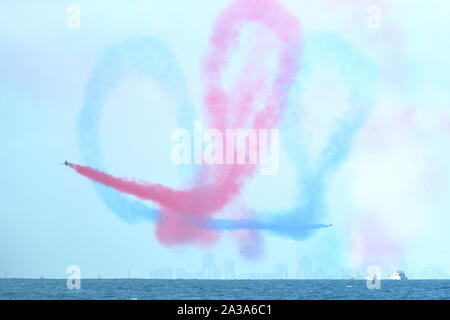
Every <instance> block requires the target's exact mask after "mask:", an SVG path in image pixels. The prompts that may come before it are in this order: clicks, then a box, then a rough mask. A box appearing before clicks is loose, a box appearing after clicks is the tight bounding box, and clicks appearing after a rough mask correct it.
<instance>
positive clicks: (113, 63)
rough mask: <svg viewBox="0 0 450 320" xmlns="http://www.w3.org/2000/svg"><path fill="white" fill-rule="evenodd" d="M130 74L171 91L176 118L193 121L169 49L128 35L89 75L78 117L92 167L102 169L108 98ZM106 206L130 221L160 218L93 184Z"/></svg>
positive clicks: (84, 149) (152, 40)
mask: <svg viewBox="0 0 450 320" xmlns="http://www.w3.org/2000/svg"><path fill="white" fill-rule="evenodd" d="M128 74H133V75H141V76H145V77H150V78H152V79H154V80H155V81H157V82H158V83H159V84H160V86H161V87H162V88H163V90H166V92H168V93H170V96H171V97H172V98H173V100H174V102H175V105H176V107H177V121H178V123H179V124H182V125H183V126H184V128H189V127H190V126H192V123H193V114H192V111H193V108H192V107H191V105H189V103H188V101H189V100H188V98H187V93H186V89H185V86H184V84H185V82H184V79H183V77H182V75H181V72H180V69H179V67H178V63H177V61H176V59H175V57H174V56H173V55H172V53H171V51H170V50H169V48H168V47H167V46H166V45H165V44H164V43H163V42H162V41H160V40H158V39H155V38H152V37H147V36H146V37H136V38H129V39H127V40H125V41H123V42H121V43H118V44H115V45H112V46H111V47H109V48H108V49H107V50H106V51H105V52H104V54H103V55H102V56H101V58H100V60H99V62H98V64H97V66H96V67H95V69H94V70H93V72H92V74H91V75H90V79H89V82H88V84H87V88H86V93H85V97H84V106H83V108H82V110H81V112H80V119H79V134H80V136H79V139H80V140H79V141H80V148H81V153H82V160H83V161H84V162H85V163H86V164H87V165H89V166H90V167H94V168H97V169H99V170H103V168H104V165H103V159H102V155H101V152H100V150H101V148H100V144H99V132H98V124H99V118H100V116H101V111H102V108H103V105H104V103H105V101H106V99H107V97H108V96H109V95H110V94H111V92H112V90H113V89H114V88H115V87H117V86H118V85H119V84H120V81H121V80H122V79H123V78H124V77H125V76H126V75H128ZM94 185H95V188H96V191H97V194H98V195H99V197H100V198H101V199H102V201H103V202H104V203H105V204H106V206H107V207H108V208H109V209H110V210H111V211H113V212H114V213H115V214H117V215H118V216H119V217H120V218H122V219H124V220H125V221H127V222H130V223H136V222H138V221H142V220H147V221H154V220H156V219H157V218H158V213H159V209H154V208H150V207H148V206H147V205H145V204H144V203H142V202H140V201H137V200H133V199H130V198H128V197H126V196H124V195H122V194H121V193H119V192H118V191H115V190H114V189H111V188H108V187H106V186H103V185H100V184H98V183H94Z"/></svg>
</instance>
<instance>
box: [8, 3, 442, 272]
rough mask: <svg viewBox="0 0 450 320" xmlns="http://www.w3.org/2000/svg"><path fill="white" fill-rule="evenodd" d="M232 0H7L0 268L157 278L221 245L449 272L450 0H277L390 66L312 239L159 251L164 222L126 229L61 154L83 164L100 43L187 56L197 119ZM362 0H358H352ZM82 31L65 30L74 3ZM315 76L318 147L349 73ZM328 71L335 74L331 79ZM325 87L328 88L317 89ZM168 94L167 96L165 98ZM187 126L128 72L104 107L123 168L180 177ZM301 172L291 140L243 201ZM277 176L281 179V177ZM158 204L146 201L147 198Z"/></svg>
mask: <svg viewBox="0 0 450 320" xmlns="http://www.w3.org/2000/svg"><path fill="white" fill-rule="evenodd" d="M229 3H230V1H228V0H218V1H206V0H203V1H202V0H195V1H175V0H167V1H122V2H119V1H117V2H114V3H111V2H110V1H75V2H68V1H37V0H36V1H27V2H24V1H20V2H19V1H16V2H11V1H5V0H2V1H0V143H1V151H0V159H1V166H0V276H2V275H3V274H5V273H7V272H9V276H11V277H39V276H41V275H45V276H46V277H65V276H66V273H65V272H66V268H67V266H69V265H71V264H76V265H79V266H80V267H81V273H82V276H83V277H97V275H98V274H101V275H102V277H124V276H126V275H127V272H128V270H131V271H130V272H131V275H132V276H135V277H148V276H149V275H150V272H151V270H152V269H154V268H163V267H174V268H178V267H183V268H185V269H186V270H188V271H196V270H200V269H201V264H202V257H203V255H204V254H205V253H207V252H213V253H214V254H215V256H216V260H217V262H218V263H219V264H220V265H221V266H222V265H223V262H224V261H225V259H227V258H231V259H233V260H234V261H235V264H236V269H237V271H238V272H271V271H273V269H274V264H275V263H282V264H284V263H288V264H289V272H290V273H295V272H297V265H298V261H299V260H300V258H301V257H302V256H308V257H309V258H310V260H311V261H312V266H313V268H316V269H317V268H319V267H322V268H323V269H325V270H329V272H330V273H337V272H338V271H337V270H339V269H340V268H344V267H355V268H356V267H358V268H363V269H365V268H366V266H367V264H369V263H379V264H381V265H383V266H386V268H388V269H389V271H391V270H393V269H394V268H396V267H397V266H398V265H399V264H400V263H406V264H408V268H409V269H410V270H413V271H414V272H418V271H420V270H421V269H422V268H424V267H428V266H437V267H439V268H441V269H443V270H445V271H446V272H447V273H450V248H449V247H448V244H449V243H450V235H449V232H448V228H449V223H450V200H449V197H448V195H449V194H450V183H449V182H450V165H449V160H450V151H449V150H450V148H449V147H450V99H449V98H450V94H449V86H448V79H447V77H448V74H449V72H450V63H449V57H450V43H449V41H448V35H449V34H450V22H448V12H449V11H450V5H449V4H447V2H446V1H437V0H436V1H426V3H425V2H424V1H420V0H417V1H407V0H403V1H371V2H366V1H362V2H359V4H353V2H352V1H344V2H343V5H342V6H337V5H335V4H333V1H331V0H330V1H325V0H323V1H317V2H314V4H312V2H311V1H306V0H305V1H297V0H292V1H290V0H280V3H282V4H283V5H284V6H285V7H286V8H287V9H288V10H289V11H290V12H291V13H292V14H293V15H294V16H296V17H297V18H298V19H299V20H300V21H301V23H302V25H303V30H304V33H305V34H307V33H308V34H309V33H313V32H315V31H319V30H325V31H328V32H333V33H334V34H336V35H337V36H339V37H341V38H342V39H345V41H347V42H348V43H351V44H352V46H353V47H356V48H358V50H359V51H360V52H362V53H363V54H365V55H366V56H367V57H369V58H370V59H372V61H373V63H374V65H376V66H377V68H378V69H379V70H380V91H379V96H378V99H377V102H376V105H375V106H374V109H373V110H372V112H371V113H370V117H369V119H368V121H367V123H365V124H364V126H363V127H362V129H361V130H360V132H358V134H357V136H356V137H355V141H354V144H353V145H352V149H351V150H350V153H349V155H348V158H347V159H346V161H345V162H344V163H343V164H342V166H340V167H339V168H338V169H337V170H336V172H335V173H334V174H333V175H332V176H331V178H330V180H329V181H328V182H327V187H326V201H325V202H326V208H327V210H326V214H325V215H324V216H323V217H322V218H321V221H319V222H320V223H333V227H332V228H328V229H322V230H318V231H317V232H315V233H314V234H313V235H312V236H311V237H310V238H308V239H306V240H304V241H295V240H291V239H287V238H282V237H279V236H277V235H275V234H270V233H263V237H262V241H263V242H262V246H263V249H264V250H263V255H262V256H261V257H260V258H259V259H256V260H249V259H246V258H244V257H242V256H241V255H240V253H239V247H238V246H237V243H236V241H235V240H234V238H233V237H231V236H230V235H229V234H227V233H226V232H225V233H224V234H223V236H222V237H221V238H220V240H219V241H218V243H217V244H215V245H214V246H212V247H207V248H199V247H197V246H194V245H189V244H186V245H183V246H177V247H170V248H167V247H164V246H162V245H160V244H159V243H158V241H157V239H156V237H155V235H154V225H153V224H151V223H147V222H143V223H138V224H129V223H127V222H125V221H123V220H121V219H120V218H119V217H118V216H117V215H115V214H114V213H112V212H111V211H110V210H108V208H107V207H106V206H105V204H104V203H103V202H102V200H101V199H100V198H99V197H98V195H97V193H96V192H95V188H94V186H93V183H92V182H90V181H88V180H86V179H84V178H82V177H80V176H78V175H76V174H75V173H74V172H73V171H71V170H69V169H67V168H66V167H64V166H59V165H58V163H59V162H63V161H64V160H69V161H73V162H77V163H79V162H81V161H82V157H81V150H80V144H79V140H78V139H79V132H78V128H79V127H78V121H79V112H80V110H81V108H82V106H83V97H84V93H85V89H86V85H87V81H88V79H89V76H90V74H91V72H92V71H93V69H94V67H95V66H96V64H97V62H98V61H99V58H100V55H101V53H102V52H103V51H104V50H105V49H106V48H107V47H108V46H110V45H113V44H115V43H118V42H120V41H122V40H124V39H127V38H129V37H132V36H136V35H138V36H139V35H151V36H155V37H157V38H159V39H160V40H162V41H164V42H165V43H166V44H167V45H168V47H169V48H170V49H171V50H172V53H173V54H174V56H175V57H176V59H177V61H178V64H179V65H180V71H181V72H182V74H183V76H184V78H185V82H186V87H187V92H188V96H189V99H190V104H191V105H192V107H193V114H194V117H195V118H198V119H200V118H201V109H202V103H203V102H202V93H203V88H202V82H201V74H200V69H201V59H202V58H203V57H204V56H205V54H206V52H207V50H208V38H209V36H210V34H211V30H212V27H213V24H214V21H215V19H216V17H217V16H218V15H219V14H220V12H221V10H223V9H224V8H225V7H226V6H227V5H228V4H229ZM355 3H356V1H355ZM72 4H75V5H78V6H79V7H80V9H81V28H80V29H79V30H78V29H77V30H70V29H69V28H67V26H66V20H67V18H68V14H67V13H66V8H67V7H68V6H69V5H72ZM368 4H379V6H380V8H381V28H380V29H379V30H372V29H369V28H367V26H366V21H367V18H368V16H367V14H368V13H367V5H368ZM313 68H316V69H317V70H316V69H315V70H316V72H317V75H315V76H314V77H312V78H311V79H308V81H310V82H308V88H309V89H310V90H308V91H307V92H304V93H302V94H301V95H300V96H299V97H298V98H299V99H301V100H302V101H303V102H302V103H303V104H304V106H305V110H306V111H305V112H306V114H307V117H306V118H304V119H300V123H301V124H302V125H303V127H302V128H305V130H306V131H305V132H304V134H305V136H306V137H307V141H303V142H302V143H303V144H304V145H305V148H306V149H307V150H308V152H311V154H313V155H314V152H315V150H316V149H320V148H321V147H323V144H324V139H326V137H327V135H328V131H327V130H329V127H330V124H331V123H333V121H335V117H336V115H337V113H338V111H336V110H338V109H339V106H340V105H339V104H343V106H341V107H342V108H344V109H345V107H346V106H345V99H344V102H342V101H340V100H339V97H340V95H342V92H345V84H344V85H343V84H342V83H339V78H338V77H337V78H333V76H332V75H331V73H329V72H328V71H329V70H322V69H321V68H320V64H319V62H317V65H314V66H313ZM333 81H334V82H333ZM325 87H327V88H331V89H330V90H329V91H327V92H326V94H324V91H323V90H324V89H323V88H325ZM169 95H170V94H169ZM176 126H177V123H176V121H175V111H174V110H173V108H171V105H170V99H169V97H168V93H167V92H162V91H161V90H160V89H159V87H158V86H157V84H155V83H154V82H153V81H152V80H151V79H145V78H140V77H135V78H127V79H125V80H124V81H122V82H121V84H120V85H119V86H118V87H117V88H115V89H114V90H113V91H112V93H111V95H110V96H109V98H108V101H107V102H106V106H105V108H104V112H103V113H102V117H101V122H100V126H99V135H100V144H101V147H102V150H101V152H102V155H103V158H104V162H105V167H106V169H107V170H108V172H110V173H113V174H115V175H118V176H124V177H134V178H138V179H141V180H147V181H153V182H160V183H164V184H169V185H172V186H176V185H178V184H180V177H179V175H178V173H179V172H178V171H177V168H176V166H175V165H174V164H172V162H171V161H170V150H171V148H172V146H173V144H172V142H171V141H170V133H171V131H172V130H173V129H174V128H175V127H176ZM297 170H301V168H300V169H299V168H298V166H297V165H296V163H294V162H293V161H292V160H291V158H289V156H288V152H287V151H286V149H283V148H282V150H281V158H280V171H279V173H278V175H276V176H257V177H256V178H255V179H254V180H253V181H251V182H250V183H249V184H248V185H247V187H246V188H245V190H244V194H243V199H244V200H245V201H246V203H247V204H248V206H249V207H250V208H253V209H255V210H259V209H261V210H272V211H277V210H280V209H286V210H288V209H289V208H291V207H292V206H294V204H295V201H296V199H298V198H299V197H301V194H302V193H307V192H309V191H308V190H301V188H300V187H299V186H298V185H297V184H296V181H295V179H294V176H295V173H296V172H297ZM274 186H276V187H274ZM148 205H149V206H152V204H151V203H149V204H148Z"/></svg>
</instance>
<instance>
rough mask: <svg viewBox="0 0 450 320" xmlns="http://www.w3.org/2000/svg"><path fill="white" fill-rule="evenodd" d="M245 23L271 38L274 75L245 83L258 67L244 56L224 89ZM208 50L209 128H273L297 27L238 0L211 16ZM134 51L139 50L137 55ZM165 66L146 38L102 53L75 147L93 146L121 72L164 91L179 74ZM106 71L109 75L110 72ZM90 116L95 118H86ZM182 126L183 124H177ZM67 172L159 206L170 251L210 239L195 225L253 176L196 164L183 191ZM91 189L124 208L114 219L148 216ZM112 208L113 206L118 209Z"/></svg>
mask: <svg viewBox="0 0 450 320" xmlns="http://www.w3.org/2000/svg"><path fill="white" fill-rule="evenodd" d="M268 13H270V14H268ZM250 22H254V23H258V24H260V25H262V26H263V27H264V28H266V29H267V30H269V31H271V32H272V33H273V35H274V36H275V37H276V38H277V39H278V42H279V43H280V46H279V57H278V59H277V69H278V70H277V75H276V76H275V78H274V80H273V82H272V83H268V82H269V80H268V79H269V77H268V76H267V75H266V76H264V75H261V76H260V77H257V76H255V77H253V78H252V79H251V80H250V81H248V80H249V77H248V75H249V74H250V75H259V74H260V66H261V65H259V64H258V61H257V59H254V57H250V59H248V60H246V62H247V65H246V66H245V67H244V68H243V70H242V71H241V72H240V74H238V75H237V80H236V83H237V85H235V86H233V87H232V88H231V89H230V90H226V89H224V86H223V84H222V80H223V79H222V78H223V72H224V69H225V68H226V62H227V60H228V59H229V56H230V55H231V54H232V51H233V49H236V48H238V38H239V33H240V30H241V26H242V24H243V23H250ZM210 45H211V50H210V52H209V54H208V55H207V57H206V59H205V60H204V64H203V70H202V71H203V78H204V82H205V88H206V89H205V97H204V104H205V111H206V115H207V119H208V121H209V124H210V125H211V126H212V127H214V128H217V129H219V130H226V129H233V128H252V129H256V130H257V129H260V128H273V127H274V126H276V125H277V122H278V120H279V119H280V117H281V115H282V109H283V107H284V105H285V104H286V100H287V94H288V91H289V88H290V86H291V85H292V82H293V80H294V78H295V75H296V73H297V70H298V65H299V56H300V49H301V34H300V26H299V23H298V21H297V20H296V19H295V18H294V17H292V16H291V15H290V14H288V13H287V12H286V11H285V10H284V8H283V7H281V6H280V5H279V4H278V3H277V2H276V1H272V0H270V1H259V0H252V1H248V0H246V1H244V0H238V1H235V2H234V3H232V4H231V5H230V6H229V7H228V8H227V9H225V10H224V12H223V13H222V14H221V16H220V17H219V18H218V20H217V22H216V26H215V28H214V31H213V33H212V36H211V39H210ZM142 48H143V49H145V50H140V49H142ZM257 49H258V50H259V49H264V48H257ZM265 50H267V49H265ZM256 51H257V50H256ZM143 53H147V54H148V56H147V57H145V55H144V54H143ZM127 54H129V55H130V56H127ZM156 58H158V59H161V60H162V61H165V63H163V64H161V65H158V64H156V63H154V64H151V63H150V64H149V62H147V61H146V60H145V59H148V60H150V61H156ZM173 60H174V59H173V58H172V55H171V54H170V52H169V50H168V49H167V48H166V47H165V46H164V44H162V43H160V42H158V41H157V40H154V39H152V38H146V39H144V41H142V39H140V40H129V41H126V42H125V43H123V44H119V45H118V46H116V47H113V48H112V49H110V50H109V52H108V53H107V54H106V55H105V57H104V58H103V61H101V62H100V63H99V66H98V67H97V70H96V71H94V74H93V76H92V77H91V80H90V83H89V84H88V90H87V95H86V99H85V108H84V110H83V112H82V118H83V121H82V126H83V128H81V130H80V131H81V132H82V138H81V141H82V146H83V149H85V148H86V145H87V144H88V143H90V148H87V149H91V150H92V148H98V147H99V146H98V139H96V140H95V141H94V143H92V141H90V142H88V141H89V135H88V133H89V132H90V133H92V130H95V129H93V128H96V125H97V123H96V122H98V116H99V113H100V110H101V106H102V103H103V102H104V99H105V96H106V95H107V93H108V92H109V91H110V90H112V89H113V88H114V87H115V86H116V85H117V83H118V82H119V80H120V78H121V77H122V76H123V74H124V72H125V71H124V68H127V67H128V68H130V67H131V68H134V69H136V70H140V69H142V70H143V71H142V72H144V74H145V75H146V76H150V77H153V78H155V79H156V80H158V81H159V82H160V83H162V84H163V87H166V88H168V89H170V85H171V83H172V84H173V83H175V82H173V81H171V80H174V81H178V83H180V81H179V80H180V76H179V75H178V74H177V72H176V71H174V69H177V67H174V64H173ZM255 61H256V62H255ZM109 68H114V69H115V70H117V71H111V70H109ZM102 73H103V74H102ZM102 82H103V83H102ZM181 92H183V90H181ZM260 96H265V97H266V100H265V101H264V102H263V107H262V108H261V109H260V110H256V107H257V103H256V101H257V99H258V98H259V97H260ZM178 98H179V99H177V100H178V102H179V103H178V104H179V105H183V99H185V95H184V93H182V94H181V95H180V96H179V97H178ZM182 107H183V106H182ZM92 110H94V111H95V113H91V112H92ZM250 115H251V116H250ZM85 119H88V121H85ZM185 120H186V118H185V119H184V120H183V121H185ZM92 153H94V154H92ZM85 158H90V159H87V160H90V161H91V163H92V160H91V159H92V158H93V159H94V161H97V165H96V166H97V168H101V159H100V156H99V155H97V154H95V151H94V152H92V151H91V154H90V155H88V157H85ZM71 168H73V169H74V170H75V171H76V172H78V173H79V174H81V175H84V176H86V177H88V178H90V179H92V180H94V181H96V182H99V183H100V184H102V185H103V186H107V187H112V188H113V189H114V190H116V191H119V192H120V193H124V194H129V195H133V196H135V197H137V198H139V199H142V200H151V201H153V202H155V203H156V204H158V205H159V206H160V212H159V215H158V214H157V217H156V218H157V220H158V225H157V230H156V233H157V236H158V239H159V240H160V242H161V243H163V244H166V245H172V244H176V243H181V242H192V241H200V242H210V241H211V240H212V239H214V238H215V236H216V231H213V230H211V229H209V228H203V227H202V223H201V222H199V221H202V220H204V219H206V218H209V217H211V216H212V215H213V214H214V213H215V212H218V211H220V210H221V209H222V208H223V207H224V206H225V205H226V204H227V203H228V202H229V201H230V200H231V199H233V198H234V197H236V196H237V195H238V194H239V193H240V191H241V190H242V187H243V185H244V184H245V182H246V181H248V179H249V178H251V177H252V176H253V175H254V173H255V170H256V165H254V164H233V165H217V166H201V167H200V169H199V170H198V171H197V172H196V173H195V177H194V182H195V183H194V185H193V187H191V188H189V189H187V190H174V189H171V188H169V187H166V186H163V185H159V184H151V183H141V182H137V181H133V180H129V179H124V178H118V177H114V176H112V175H109V174H106V173H104V172H102V171H101V170H100V169H94V168H93V166H92V165H91V166H81V165H77V164H72V165H71ZM98 190H99V193H100V194H101V196H102V197H103V199H104V200H105V199H106V202H108V203H109V204H110V206H113V207H115V208H116V209H115V211H116V212H117V211H122V210H128V209H130V210H129V211H128V213H122V212H120V213H119V214H120V215H126V217H130V215H131V214H132V213H131V212H132V211H133V212H134V213H137V217H143V216H145V215H149V210H147V209H145V208H143V207H142V206H141V205H139V204H137V203H136V202H134V201H130V200H129V199H127V198H125V197H119V198H116V196H117V195H114V196H113V197H114V198H113V199H112V198H111V195H110V194H109V191H107V190H105V189H103V188H100V189H98ZM117 203H120V204H119V207H120V208H118V209H117ZM123 204H125V206H123ZM127 207H128V208H127ZM134 213H133V214H134ZM153 215H155V213H153ZM131 219H135V218H131ZM136 219H137V218H136Z"/></svg>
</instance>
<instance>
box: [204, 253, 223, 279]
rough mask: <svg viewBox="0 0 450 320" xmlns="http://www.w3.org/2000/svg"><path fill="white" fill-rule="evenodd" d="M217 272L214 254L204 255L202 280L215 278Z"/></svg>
mask: <svg viewBox="0 0 450 320" xmlns="http://www.w3.org/2000/svg"><path fill="white" fill-rule="evenodd" d="M217 272H218V270H217V267H216V263H215V256H214V254H212V253H206V254H205V255H204V256H203V269H202V273H203V279H214V278H215V277H216V276H217ZM219 272H220V271H219Z"/></svg>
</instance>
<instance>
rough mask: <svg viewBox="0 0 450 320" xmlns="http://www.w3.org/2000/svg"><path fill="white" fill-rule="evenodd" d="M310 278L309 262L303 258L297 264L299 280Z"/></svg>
mask: <svg viewBox="0 0 450 320" xmlns="http://www.w3.org/2000/svg"><path fill="white" fill-rule="evenodd" d="M311 276H312V274H311V261H309V259H308V257H306V256H303V257H301V258H300V262H299V278H300V279H311Z"/></svg>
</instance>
